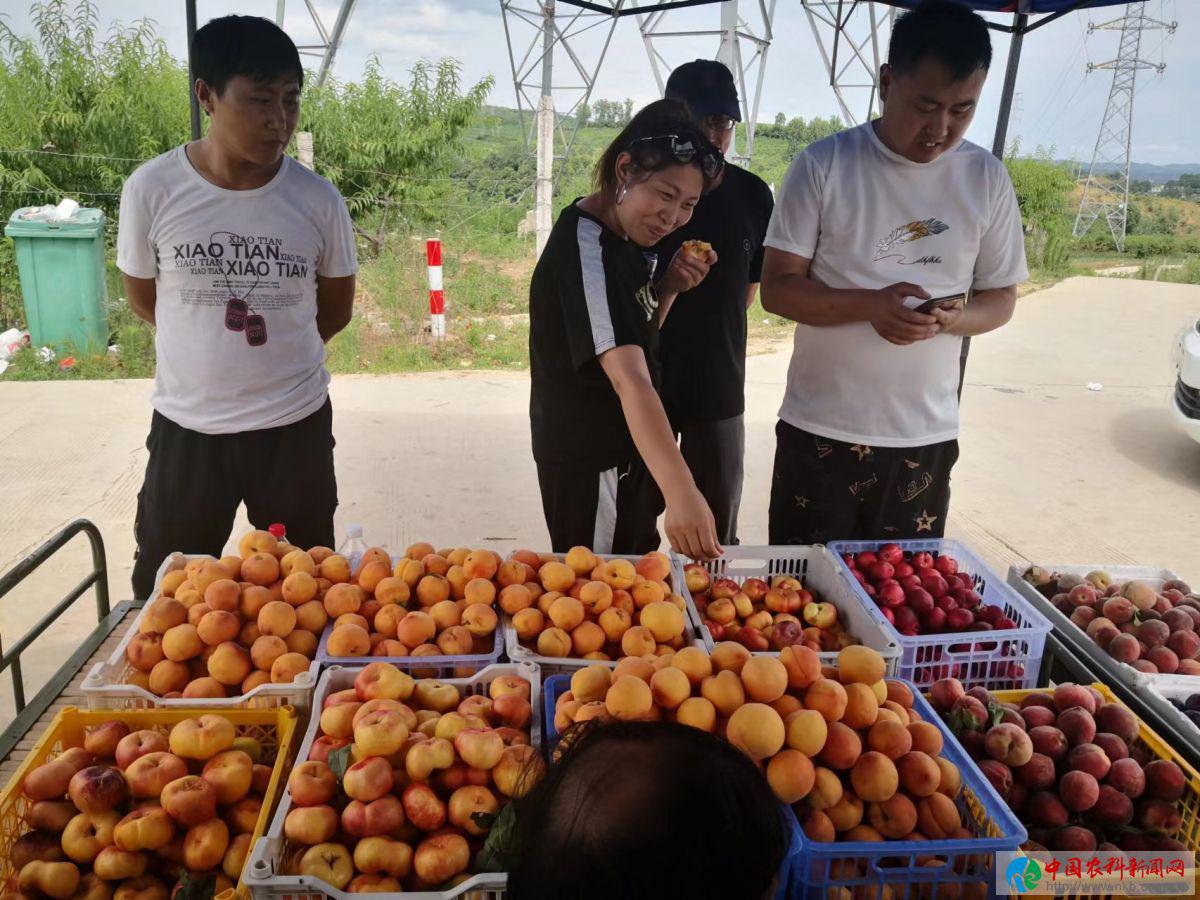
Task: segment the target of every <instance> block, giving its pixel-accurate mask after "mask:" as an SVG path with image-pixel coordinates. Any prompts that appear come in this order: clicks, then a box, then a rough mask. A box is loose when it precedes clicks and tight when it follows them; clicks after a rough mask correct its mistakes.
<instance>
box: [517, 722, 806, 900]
mask: <svg viewBox="0 0 1200 900" xmlns="http://www.w3.org/2000/svg"><path fill="white" fill-rule="evenodd" d="M567 737H568V738H569V739H570V747H569V749H568V750H567V751H566V752H565V754H564V755H563V757H562V759H560V760H559V761H558V762H557V763H555V764H554V765H553V766H551V767H550V769H549V771H548V772H547V774H546V776H545V777H544V778H543V779H542V780H541V781H540V782H539V783H538V784H537V785H536V786H535V787H534V788H533V790H532V791H530V793H529V795H528V796H526V797H525V798H524V799H523V800H522V801H520V805H519V806H518V808H517V810H516V813H517V827H516V844H515V851H516V857H515V863H514V865H513V866H512V867H511V868H510V870H509V876H508V890H509V893H510V895H511V897H512V900H543V898H544V900H567V898H570V900H590V898H596V900H601V898H603V900H612V898H615V897H620V898H622V900H642V898H647V900H649V898H661V897H692V898H714V900H716V898H720V900H727V898H730V897H744V898H756V900H757V898H763V897H766V896H767V892H768V890H770V888H771V887H772V885H773V883H774V881H775V878H776V875H777V874H778V872H779V868H780V865H781V864H782V862H783V858H784V854H785V853H786V851H787V847H788V833H787V831H786V829H785V826H784V820H783V815H784V814H785V813H786V814H788V815H790V814H791V813H790V811H789V810H787V809H786V808H785V807H783V806H782V805H781V804H780V802H779V801H778V800H777V799H776V798H775V795H774V793H773V792H772V791H771V788H770V787H769V786H768V784H767V780H766V778H764V777H763V774H762V773H761V772H760V771H759V770H758V769H757V767H756V766H755V765H754V763H752V762H751V761H750V760H749V758H747V757H746V756H745V755H744V754H742V752H741V751H739V750H737V749H735V748H734V747H733V746H732V745H730V744H728V743H726V742H725V741H723V740H721V739H720V738H717V737H715V736H713V735H711V734H708V733H706V732H703V731H700V730H699V729H696V728H691V727H688V726H687V725H679V724H677V723H674V722H604V721H602V720H599V719H594V720H592V721H590V722H588V723H585V724H584V725H582V726H576V728H575V729H573V730H572V731H571V732H568V734H567Z"/></svg>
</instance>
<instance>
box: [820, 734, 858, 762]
mask: <svg viewBox="0 0 1200 900" xmlns="http://www.w3.org/2000/svg"><path fill="white" fill-rule="evenodd" d="M826 727H827V728H828V734H827V736H826V738H825V745H824V746H823V747H822V748H821V753H820V759H821V762H823V763H824V764H825V765H827V766H828V767H829V768H831V769H835V770H838V771H844V770H846V769H849V768H851V767H852V766H853V765H854V764H855V763H856V762H858V758H859V757H860V756H862V738H860V737H859V736H858V732H857V731H855V730H854V729H853V728H850V727H848V726H847V725H846V724H845V723H843V722H830V723H828V725H827V726H826Z"/></svg>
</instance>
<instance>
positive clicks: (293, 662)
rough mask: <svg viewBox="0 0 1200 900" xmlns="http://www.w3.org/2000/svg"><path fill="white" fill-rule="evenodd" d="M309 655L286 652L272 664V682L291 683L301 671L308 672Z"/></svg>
mask: <svg viewBox="0 0 1200 900" xmlns="http://www.w3.org/2000/svg"><path fill="white" fill-rule="evenodd" d="M308 666H309V661H308V657H307V656H304V655H303V654H301V653H285V654H283V656H280V657H278V658H277V659H276V660H275V662H273V663H272V664H271V683H272V684H291V683H292V682H293V681H295V680H296V676H297V675H299V674H300V673H301V672H307V671H308Z"/></svg>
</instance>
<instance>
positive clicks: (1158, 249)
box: [1125, 234, 1200, 259]
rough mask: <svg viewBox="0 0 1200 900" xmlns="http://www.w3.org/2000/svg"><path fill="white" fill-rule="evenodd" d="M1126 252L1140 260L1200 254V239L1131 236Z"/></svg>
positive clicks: (1126, 239) (1157, 235) (1170, 236)
mask: <svg viewBox="0 0 1200 900" xmlns="http://www.w3.org/2000/svg"><path fill="white" fill-rule="evenodd" d="M1125 252H1126V253H1128V254H1130V255H1132V256H1135V257H1137V258H1138V259H1150V258H1151V257H1155V256H1184V255H1186V254H1191V253H1200V238H1194V237H1181V236H1176V235H1167V234H1130V235H1126V237H1125Z"/></svg>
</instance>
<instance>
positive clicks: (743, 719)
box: [725, 703, 784, 760]
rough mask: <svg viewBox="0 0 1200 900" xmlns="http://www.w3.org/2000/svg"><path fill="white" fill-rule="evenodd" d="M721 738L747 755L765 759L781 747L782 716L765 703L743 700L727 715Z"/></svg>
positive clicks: (782, 736) (782, 738)
mask: <svg viewBox="0 0 1200 900" xmlns="http://www.w3.org/2000/svg"><path fill="white" fill-rule="evenodd" d="M725 738H726V740H728V741H729V743H731V744H733V745H734V746H735V747H737V748H738V749H739V750H741V751H742V752H743V753H745V754H746V755H747V756H749V757H750V758H751V759H754V760H760V759H766V758H767V757H769V756H774V755H775V754H776V753H778V752H779V750H780V749H781V748H782V747H783V740H784V727H783V719H781V718H779V713H777V712H775V710H773V709H771V707H769V706H767V705H766V704H765V703H746V704H743V705H742V706H739V707H738V708H737V709H736V710H734V712H733V714H732V715H731V716H730V717H729V722H728V723H727V724H726V727H725Z"/></svg>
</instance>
